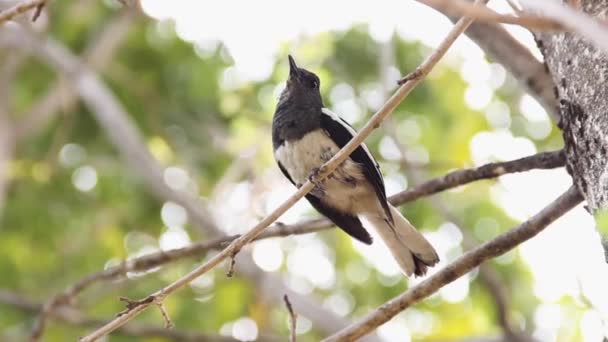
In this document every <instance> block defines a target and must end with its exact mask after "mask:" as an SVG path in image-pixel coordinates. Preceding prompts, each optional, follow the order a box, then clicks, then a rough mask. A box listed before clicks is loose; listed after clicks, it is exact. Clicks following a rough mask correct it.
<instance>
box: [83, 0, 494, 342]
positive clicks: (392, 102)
mask: <svg viewBox="0 0 608 342" xmlns="http://www.w3.org/2000/svg"><path fill="white" fill-rule="evenodd" d="M477 3H485V1H484V0H477ZM471 22H472V20H470V19H466V18H463V19H461V20H459V22H458V23H456V25H455V26H454V28H453V29H452V31H450V33H449V34H448V35H447V37H446V38H445V39H444V40H443V41H442V42H441V44H440V45H439V47H438V48H437V49H436V50H435V51H434V52H433V53H432V54H430V55H429V56H428V57H427V58H426V59H425V60H424V61H423V62H422V64H421V65H420V66H419V70H422V72H423V75H426V74H428V72H429V71H430V70H431V69H432V68H433V67H434V66H435V65H436V64H437V63H438V62H439V60H440V59H441V58H442V57H443V56H444V55H445V53H446V52H447V50H448V48H449V47H450V46H451V45H452V44H453V43H454V41H455V40H456V38H458V36H460V34H462V33H463V32H464V30H466V28H467V27H468V26H469V25H470V24H471ZM423 78H424V77H420V78H416V79H412V80H410V81H408V82H406V83H405V84H403V85H401V86H400V87H399V88H398V89H397V91H396V92H395V94H393V96H391V97H390V98H389V99H388V100H387V102H386V103H385V104H384V105H383V106H382V107H381V108H380V109H379V110H378V112H376V113H375V114H374V115H373V116H372V118H371V119H370V120H369V121H368V122H367V123H366V124H365V126H364V127H363V128H362V129H361V130H360V131H359V133H358V134H356V135H355V136H354V137H353V138H352V139H351V140H350V141H349V142H348V143H347V144H346V145H345V146H344V147H342V149H340V151H339V152H338V153H336V154H335V155H334V156H333V157H332V158H331V159H330V160H329V161H327V162H326V163H325V164H323V165H322V166H321V167H320V168H319V171H318V173H316V175H315V176H314V177H313V181H315V182H320V181H322V180H323V179H324V178H325V177H327V176H328V175H329V174H330V173H332V172H333V171H334V170H335V169H336V167H338V165H340V164H341V163H342V162H344V160H346V158H348V156H349V155H350V154H351V153H352V152H353V151H354V150H355V149H356V148H358V147H359V145H361V144H362V143H363V141H364V140H365V138H367V136H369V134H370V133H371V132H372V131H373V130H374V129H375V128H377V127H378V126H379V124H380V123H381V122H382V121H383V120H384V118H385V117H387V116H388V115H389V114H390V113H392V112H393V110H394V109H395V108H396V107H397V106H398V105H399V104H400V103H401V102H402V101H403V100H404V99H405V97H407V95H408V94H409V93H410V92H411V91H412V90H413V89H414V88H415V87H416V86H417V85H418V84H419V83H420V81H421V80H422V79H423ZM313 188H314V185H313V182H311V181H310V180H307V181H306V182H305V183H304V184H302V186H301V187H300V188H299V189H298V190H297V191H296V192H295V193H294V194H293V195H292V196H291V197H289V198H288V199H287V200H286V201H285V202H284V203H283V204H281V205H280V206H279V207H278V208H277V209H275V210H274V211H273V212H272V213H271V214H270V215H268V216H267V217H266V218H264V219H263V220H262V221H260V222H259V223H258V224H257V225H256V226H255V227H253V228H252V229H251V230H250V231H248V232H247V233H246V234H244V235H242V236H241V237H239V238H237V239H236V240H234V241H233V242H232V243H231V244H230V245H229V246H228V247H226V248H225V249H223V250H222V251H221V252H219V253H218V254H216V255H215V256H214V257H212V258H211V259H209V260H208V261H207V262H205V263H203V264H202V265H200V266H198V267H196V268H195V269H194V270H192V271H191V272H190V273H188V274H186V275H185V276H183V277H182V278H179V279H178V280H176V281H175V282H173V283H171V284H169V285H167V286H166V287H164V288H162V289H161V290H159V291H157V292H155V293H153V294H151V296H153V297H154V298H155V299H156V300H157V301H162V300H164V298H166V296H168V295H170V294H171V293H173V292H175V291H177V290H179V289H181V288H182V287H184V286H186V285H187V284H189V283H190V282H192V281H193V280H194V279H196V278H198V277H199V276H201V275H202V274H204V273H206V272H208V271H209V270H211V269H213V268H214V267H215V266H217V265H218V264H219V263H221V262H223V261H225V260H226V259H228V258H229V257H230V256H231V255H234V254H235V253H237V252H238V251H239V250H241V248H243V246H245V245H246V244H248V243H249V242H251V241H252V240H253V239H254V238H255V237H257V236H258V235H260V234H261V233H262V232H263V231H264V230H265V229H266V227H268V226H269V225H270V224H272V223H273V222H274V221H276V220H277V219H278V218H279V217H280V216H281V215H282V214H283V213H285V212H286V211H287V210H288V209H289V208H291V207H292V206H293V205H294V204H295V203H296V202H298V201H299V200H300V199H301V198H302V197H304V196H305V195H306V194H308V193H309V192H310V191H311V190H313ZM150 305H151V303H146V304H142V305H139V306H136V307H135V308H133V309H132V310H130V311H128V312H127V313H125V314H124V315H122V316H120V317H117V318H115V319H114V320H112V321H110V322H108V323H107V324H106V325H104V326H102V327H100V328H99V329H97V330H95V331H93V332H92V333H91V334H89V335H87V336H85V337H83V338H81V340H80V341H82V342H88V341H95V340H97V339H99V338H101V337H103V336H105V335H107V334H109V333H111V332H112V331H114V330H115V329H117V328H119V327H121V326H122V325H124V324H125V323H127V322H128V321H130V320H131V319H133V318H134V317H135V316H137V315H139V314H140V313H141V312H143V311H144V310H146V309H147V308H148V307H149V306H150Z"/></svg>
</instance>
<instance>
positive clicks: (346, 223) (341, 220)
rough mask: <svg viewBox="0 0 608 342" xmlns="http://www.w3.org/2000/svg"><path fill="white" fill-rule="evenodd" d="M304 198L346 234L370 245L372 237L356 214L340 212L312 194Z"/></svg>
mask: <svg viewBox="0 0 608 342" xmlns="http://www.w3.org/2000/svg"><path fill="white" fill-rule="evenodd" d="M306 199H307V200H308V202H310V204H311V205H312V206H313V207H314V208H315V209H317V211H318V212H320V213H321V214H323V215H324V216H325V217H327V218H328V219H330V220H331V222H333V223H334V224H335V225H336V226H338V227H339V228H340V229H342V230H343V231H345V232H346V233H347V234H348V235H350V236H352V237H354V238H355V239H357V240H359V241H361V242H363V243H365V244H368V245H371V243H372V237H371V236H370V235H369V233H368V232H367V230H365V228H363V224H361V221H360V220H359V218H358V217H357V216H353V215H348V214H344V213H341V212H339V211H337V210H335V209H334V208H332V207H329V206H327V205H325V204H323V202H321V200H320V199H319V198H318V197H315V196H314V195H311V194H308V195H306Z"/></svg>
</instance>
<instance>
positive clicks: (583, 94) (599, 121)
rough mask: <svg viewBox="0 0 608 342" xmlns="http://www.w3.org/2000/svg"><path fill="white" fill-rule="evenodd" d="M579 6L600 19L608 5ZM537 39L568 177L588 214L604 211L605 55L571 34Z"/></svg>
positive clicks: (607, 187) (587, 2) (607, 185)
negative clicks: (553, 100) (551, 90)
mask: <svg viewBox="0 0 608 342" xmlns="http://www.w3.org/2000/svg"><path fill="white" fill-rule="evenodd" d="M580 6H581V7H580V10H582V11H584V12H586V13H587V14H589V15H591V16H594V17H596V18H599V19H605V18H606V16H607V14H608V0H601V1H597V0H596V1H594V0H583V1H581V2H580ZM536 38H537V43H538V46H539V48H540V50H541V52H542V54H543V56H544V58H545V63H546V64H547V67H548V69H549V72H550V73H551V77H552V78H553V81H554V83H555V85H556V89H555V91H556V94H557V96H558V98H559V103H560V114H561V120H560V123H559V126H560V128H561V129H562V131H563V136H564V144H565V150H566V158H567V170H568V173H570V175H571V176H572V178H573V181H574V184H575V185H576V187H577V188H578V189H579V190H580V192H581V193H582V194H583V196H584V197H585V199H586V200H587V208H588V210H589V211H590V212H592V213H594V212H595V211H596V210H598V209H607V208H608V167H607V166H608V155H607V151H608V55H607V54H606V53H605V52H603V51H601V50H600V49H599V48H597V47H595V46H594V45H593V44H591V43H590V42H588V41H587V40H585V39H583V38H581V37H580V36H579V35H577V34H574V33H569V32H543V33H539V34H537V35H536ZM607 39H608V38H607Z"/></svg>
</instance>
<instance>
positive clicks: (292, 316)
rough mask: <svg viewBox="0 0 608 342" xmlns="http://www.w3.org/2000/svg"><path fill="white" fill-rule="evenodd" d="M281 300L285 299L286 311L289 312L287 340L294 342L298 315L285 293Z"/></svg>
mask: <svg viewBox="0 0 608 342" xmlns="http://www.w3.org/2000/svg"><path fill="white" fill-rule="evenodd" d="M283 301H285V306H286V307H287V312H288V313H289V342H296V324H297V321H298V315H297V314H296V312H295V311H294V310H293V306H292V305H291V302H290V301H289V297H287V295H284V296H283Z"/></svg>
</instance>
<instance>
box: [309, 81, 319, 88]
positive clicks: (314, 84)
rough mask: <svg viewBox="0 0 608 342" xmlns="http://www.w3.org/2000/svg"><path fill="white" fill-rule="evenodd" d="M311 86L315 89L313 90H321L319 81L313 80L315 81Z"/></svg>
mask: <svg viewBox="0 0 608 342" xmlns="http://www.w3.org/2000/svg"><path fill="white" fill-rule="evenodd" d="M311 85H312V87H313V88H315V89H316V88H319V81H317V80H313V81H312V83H311Z"/></svg>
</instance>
